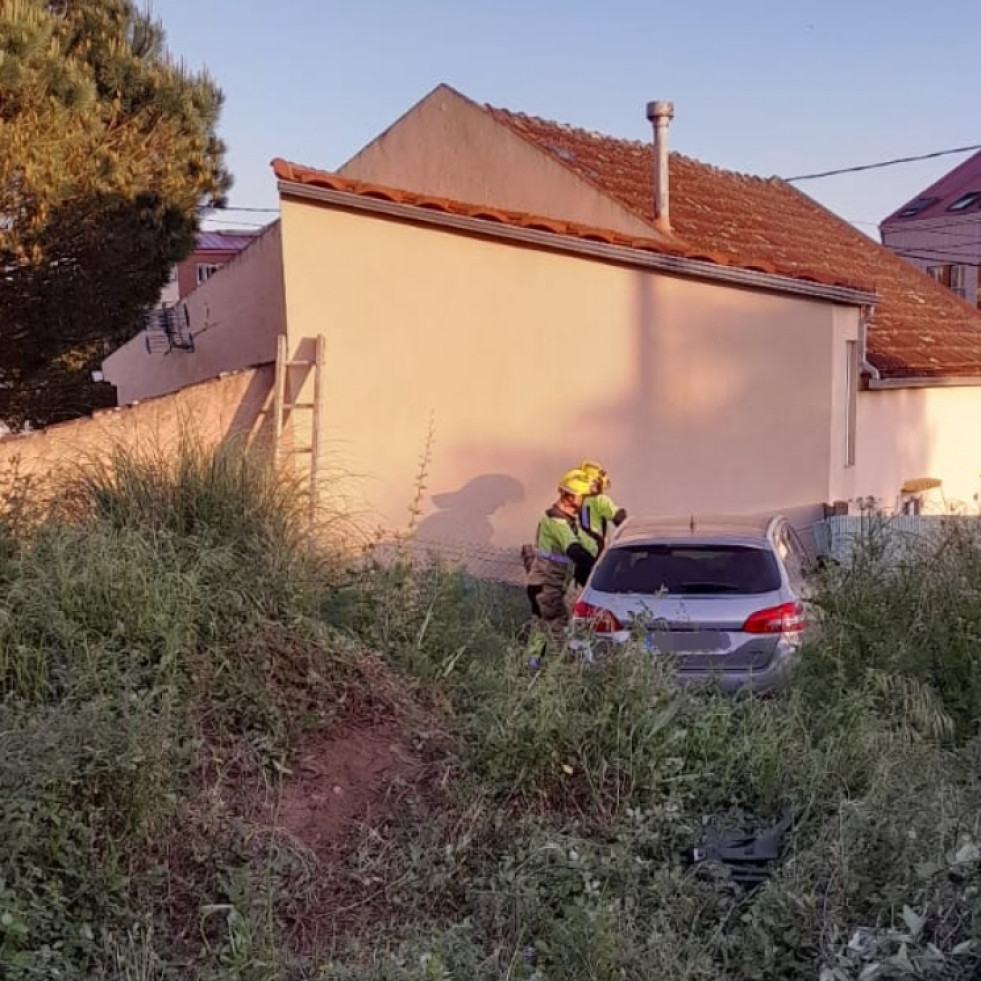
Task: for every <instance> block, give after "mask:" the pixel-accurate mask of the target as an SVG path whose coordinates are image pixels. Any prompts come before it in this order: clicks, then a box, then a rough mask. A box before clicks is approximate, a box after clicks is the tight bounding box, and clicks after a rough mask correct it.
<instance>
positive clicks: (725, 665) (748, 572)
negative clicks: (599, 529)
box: [571, 515, 813, 692]
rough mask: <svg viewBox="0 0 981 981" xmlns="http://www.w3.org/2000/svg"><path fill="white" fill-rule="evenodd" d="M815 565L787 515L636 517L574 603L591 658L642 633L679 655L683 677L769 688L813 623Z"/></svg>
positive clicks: (657, 649)
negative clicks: (809, 615) (810, 601)
mask: <svg viewBox="0 0 981 981" xmlns="http://www.w3.org/2000/svg"><path fill="white" fill-rule="evenodd" d="M812 567H813V562H812V560H811V556H810V554H809V553H808V551H807V550H806V548H805V547H804V545H803V544H802V542H801V540H800V538H799V537H798V535H797V534H796V532H795V531H794V529H793V527H792V526H791V524H790V522H789V521H788V520H787V518H786V517H784V516H781V515H778V516H776V517H768V518H743V517H739V518H725V517H722V518H720V517H706V518H700V517H698V516H697V515H696V516H693V517H684V518H675V519H664V518H658V519H642V518H641V519H638V518H631V519H628V520H627V521H626V522H625V523H624V524H623V525H622V526H621V528H620V529H619V530H618V532H617V534H616V536H615V537H614V539H613V541H612V542H611V543H610V545H609V546H608V547H607V548H606V549H605V551H604V552H603V554H602V555H601V556H600V559H599V561H598V562H597V563H596V565H595V567H594V568H593V571H592V574H591V575H590V577H589V580H588V582H587V583H586V586H585V588H584V589H583V591H582V593H581V594H580V596H579V599H578V602H577V603H576V604H575V608H574V610H573V624H572V641H571V644H572V646H573V647H574V648H576V649H578V650H580V651H582V652H584V653H585V654H586V655H587V656H592V655H594V654H597V653H600V652H601V651H602V648H603V647H604V646H605V645H610V644H626V643H627V642H628V641H630V640H632V639H633V640H634V641H636V642H637V643H639V644H640V645H642V646H643V647H645V648H646V649H647V650H649V651H651V652H652V653H653V654H658V653H660V654H667V655H672V656H673V658H674V664H675V670H676V673H677V678H678V680H679V681H681V682H683V683H689V682H711V681H714V682H716V683H717V684H718V685H719V686H720V688H721V689H722V690H723V691H726V692H734V691H736V690H738V689H742V688H748V689H751V690H753V691H766V690H768V689H771V688H773V687H774V686H775V685H776V684H777V683H778V682H779V680H780V678H781V677H782V676H783V675H784V673H785V671H786V669H787V667H788V666H789V664H790V663H791V662H792V660H793V658H794V657H795V655H796V654H797V652H798V650H799V649H800V646H801V641H802V638H803V635H804V630H805V626H806V616H805V602H806V599H807V593H808V589H807V583H806V578H807V576H808V575H809V572H810V570H811V568H812Z"/></svg>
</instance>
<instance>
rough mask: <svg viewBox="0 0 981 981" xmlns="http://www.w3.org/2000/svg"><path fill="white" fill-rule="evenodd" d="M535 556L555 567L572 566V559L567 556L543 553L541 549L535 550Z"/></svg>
mask: <svg viewBox="0 0 981 981" xmlns="http://www.w3.org/2000/svg"><path fill="white" fill-rule="evenodd" d="M570 547H571V546H570ZM535 555H537V556H538V557H539V558H540V559H544V560H545V561H546V562H554V563H555V564H556V565H572V559H570V558H569V556H568V555H558V554H557V553H556V552H543V551H542V550H541V549H536V550H535Z"/></svg>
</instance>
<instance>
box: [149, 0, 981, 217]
mask: <svg viewBox="0 0 981 981" xmlns="http://www.w3.org/2000/svg"><path fill="white" fill-rule="evenodd" d="M152 7H153V11H154V13H155V14H156V16H157V17H159V18H160V19H161V20H162V21H163V24H164V27H165V28H166V30H167V35H168V43H169V46H170V48H171V50H172V51H173V52H174V53H175V54H176V55H178V56H180V57H182V58H184V60H185V61H186V62H187V63H188V64H189V66H191V67H194V68H203V67H207V69H208V70H209V71H210V72H211V73H212V74H213V75H214V76H215V78H216V79H217V81H218V82H219V83H220V85H221V86H222V88H223V89H224V91H225V94H226V98H227V105H226V109H225V112H224V116H223V120H222V127H221V131H222V135H223V137H224V138H225V140H226V141H227V143H228V145H229V148H230V155H229V164H230V166H231V169H232V171H233V173H234V175H235V180H236V183H235V187H234V189H233V191H232V195H231V203H232V204H233V205H239V206H249V207H275V205H276V191H275V185H274V182H273V178H272V175H271V171H270V169H269V166H268V164H269V161H270V160H271V159H272V158H273V157H275V156H282V157H286V158H287V159H291V160H294V161H297V162H299V163H303V164H307V165H310V166H316V167H321V168H324V169H328V170H330V169H334V168H336V167H338V166H340V165H341V164H342V163H343V162H344V161H345V160H347V159H348V158H349V157H350V156H352V155H353V154H354V153H355V152H356V151H357V150H358V149H359V148H360V147H361V146H363V145H364V144H365V143H367V142H368V141H369V140H371V139H372V138H373V137H374V136H375V135H377V134H378V133H380V132H381V131H382V130H383V129H384V128H385V127H386V126H388V125H389V124H390V123H392V122H393V121H394V120H395V119H396V118H397V117H398V116H399V115H401V113H403V112H404V111H405V110H406V109H407V108H409V107H410V106H411V105H412V104H413V103H414V102H416V101H417V100H418V99H420V98H421V97H422V96H423V95H425V94H426V93H427V92H428V91H429V90H430V89H431V88H433V87H434V86H435V85H437V84H438V83H440V82H447V83H449V84H451V85H453V86H454V87H455V88H457V89H459V90H460V91H462V92H463V93H464V94H465V95H467V96H469V97H470V98H472V99H474V100H476V101H478V102H489V103H491V104H493V105H498V106H504V107H506V108H509V109H514V110H519V111H523V112H527V113H530V114H534V115H539V116H545V117H547V118H550V119H557V120H560V121H562V122H567V123H572V124H574V125H577V126H584V127H586V128H588V129H594V130H600V131H602V132H605V133H609V134H611V135H614V136H620V137H625V138H628V139H648V138H649V137H650V128H649V124H648V123H647V121H646V119H645V118H644V106H645V104H646V102H647V101H648V100H650V99H670V100H672V101H673V102H674V103H675V113H676V115H675V120H674V123H673V124H672V136H671V139H672V149H675V150H679V151H680V152H682V153H685V154H687V155H689V156H693V157H697V158H698V159H700V160H703V161H705V162H707V163H712V164H715V165H717V166H720V167H726V168H729V169H732V170H739V171H743V172H746V173H753V174H759V175H762V176H769V175H772V174H779V175H781V176H788V177H789V176H794V175H797V174H802V173H811V172H813V171H823V170H829V169H832V168H837V167H847V166H851V165H856V164H863V163H870V162H874V161H877V160H882V159H888V158H892V157H898V156H908V155H913V154H919V153H928V152H931V151H933V150H939V149H947V148H952V147H958V146H967V145H971V144H981V117H979V113H978V102H977V56H978V54H977V53H978V38H979V37H981V3H978V2H977V0H944V2H943V3H937V4H935V5H930V4H927V3H924V2H923V0H919V2H916V3H914V2H912V0H850V2H846V0H813V2H812V0H784V2H780V0H729V2H721V0H595V2H589V3H587V2H584V0H564V2H563V0H524V2H516V0H497V2H485V0H416V2H412V0H401V2H396V0H348V2H344V3H341V2H337V0H292V2H289V3H286V2H280V3H270V2H260V0H154V2H153V5H152ZM964 158H965V155H960V156H954V157H944V158H941V159H939V160H935V161H930V162H925V163H915V164H906V165H902V166H898V167H893V168H889V169H886V170H879V171H872V172H870V173H867V174H856V175H849V176H843V177H832V178H826V179H823V180H819V181H807V182H804V183H801V184H798V185H797V186H798V187H800V188H801V189H802V190H804V191H805V192H807V193H808V194H811V195H812V196H813V197H815V198H817V199H818V200H819V201H820V202H821V203H822V204H824V205H826V206H827V207H829V208H831V209H832V210H834V211H836V212H837V213H838V214H840V215H842V216H843V217H845V218H847V219H849V220H850V221H855V222H863V223H864V224H862V225H861V226H860V227H862V229H863V230H864V231H867V232H868V233H870V234H873V235H875V234H877V233H876V231H875V228H874V227H873V226H874V223H876V222H878V221H880V220H881V219H882V218H883V217H885V216H886V215H887V214H888V213H889V212H890V211H892V210H893V209H894V208H896V207H897V206H898V205H900V204H902V203H903V202H904V201H905V200H907V199H908V198H910V197H912V196H913V195H914V194H915V193H916V192H917V191H918V190H920V189H921V188H922V187H924V186H925V185H926V184H928V183H929V182H930V181H932V180H934V179H936V178H937V177H939V176H940V175H941V174H942V173H944V172H945V171H946V170H948V169H950V168H951V167H953V166H955V165H956V164H957V163H959V162H960V161H961V160H963V159H964ZM231 217H233V215H231V214H229V215H228V216H227V218H226V219H224V220H222V221H220V222H218V223H219V224H229V222H228V220H227V219H228V218H231ZM234 217H235V218H237V219H239V220H241V221H242V222H248V221H257V220H261V219H262V216H261V215H258V216H257V215H252V216H249V215H248V214H235V215H234Z"/></svg>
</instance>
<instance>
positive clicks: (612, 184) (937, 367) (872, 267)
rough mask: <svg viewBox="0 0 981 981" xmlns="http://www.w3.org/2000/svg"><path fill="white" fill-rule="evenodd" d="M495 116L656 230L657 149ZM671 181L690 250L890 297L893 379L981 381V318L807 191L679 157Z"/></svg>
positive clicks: (886, 330) (882, 324)
mask: <svg viewBox="0 0 981 981" xmlns="http://www.w3.org/2000/svg"><path fill="white" fill-rule="evenodd" d="M485 110H486V111H487V112H488V113H490V114H491V115H492V116H493V117H494V118H495V119H497V120H498V121H499V122H501V123H503V124H504V125H506V126H507V127H509V128H510V129H511V130H512V131H513V132H515V133H518V134H519V135H520V136H522V137H524V138H525V139H526V140H528V141H529V142H530V143H532V144H534V145H535V146H536V147H538V148H539V149H541V150H544V151H545V152H546V153H548V154H550V155H551V156H552V157H554V158H555V159H556V160H557V161H558V162H559V163H561V164H563V165H564V166H566V167H567V168H569V169H570V170H572V171H573V172H575V173H576V174H577V175H579V176H580V177H582V178H583V179H585V180H587V181H589V182H590V183H591V184H593V185H594V186H595V187H597V188H598V189H599V190H601V191H602V192H603V193H605V194H607V195H609V196H610V197H612V198H614V199H615V200H617V201H619V202H620V203H621V204H623V205H624V206H626V207H627V208H628V209H630V210H631V211H632V212H634V213H635V214H637V215H639V216H640V217H642V218H644V219H646V220H648V221H651V223H652V228H653V214H654V197H653V182H652V178H651V174H652V171H653V166H654V161H653V147H652V146H651V144H649V143H638V142H630V141H626V140H617V139H613V138H612V137H608V136H603V135H601V134H597V133H591V132H587V131H586V130H581V129H575V128H574V127H571V126H566V125H563V124H561V123H555V122H551V121H549V120H544V119H538V118H535V117H532V116H526V115H523V114H520V113H513V112H509V111H507V110H505V109H495V108H493V107H490V106H487V107H485ZM669 178H670V188H671V225H672V233H673V235H674V236H675V237H676V238H677V239H679V240H680V241H681V242H682V243H684V245H685V248H686V250H687V251H686V254H687V255H689V256H691V257H692V258H694V257H695V256H700V257H708V256H712V257H713V258H712V259H711V260H710V261H725V260H728V261H731V262H734V264H737V265H740V266H745V267H747V268H756V269H759V270H760V271H761V272H773V271H777V270H779V271H780V272H781V273H782V274H784V275H787V274H790V275H793V276H796V277H798V278H801V279H813V280H814V281H816V282H820V283H833V284H838V285H847V286H857V287H860V288H864V289H868V290H871V291H874V292H876V293H878V294H879V296H880V297H881V302H880V303H879V304H878V305H877V307H876V311H875V315H874V318H873V322H872V325H871V327H870V329H869V337H868V354H869V360H870V361H871V362H872V363H873V364H874V365H875V366H876V368H878V369H879V370H880V371H881V372H882V374H883V375H884V376H903V377H906V376H910V377H938V376H975V375H981V314H979V313H978V312H977V311H976V310H974V309H973V308H972V307H970V306H969V305H968V304H967V303H965V302H964V301H962V300H960V299H958V298H957V297H956V296H955V295H954V294H953V293H951V292H950V290H948V289H947V288H946V287H944V286H941V285H940V284H938V283H935V282H934V281H933V280H931V279H930V278H929V277H928V276H926V275H925V274H923V273H921V272H919V271H918V270H916V269H915V268H914V267H913V266H911V265H910V264H909V263H907V262H905V261H904V260H903V259H900V258H899V257H898V256H896V255H894V254H893V253H892V252H890V251H889V250H888V249H886V248H884V247H883V246H881V245H879V244H878V243H876V242H874V241H872V240H871V239H870V238H868V237H867V236H865V235H863V234H862V233H861V232H859V231H858V230H857V229H855V228H853V227H852V226H851V225H849V224H848V223H847V222H846V221H844V220H843V219H841V218H839V217H838V216H837V215H834V214H832V213H831V212H830V211H827V210H826V209H825V208H823V207H822V206H821V205H819V204H818V203H817V202H815V201H813V200H812V199H811V198H809V197H807V196H806V195H804V194H802V193H801V192H800V191H798V190H797V189H796V188H794V187H791V186H790V185H789V184H787V183H785V182H784V181H781V180H779V179H777V178H771V179H764V178H760V177H750V176H746V175H743V174H737V173H734V172H732V171H727V170H721V169H719V168H717V167H712V166H709V165H707V164H703V163H700V162H699V161H697V160H692V159H690V158H688V157H683V156H681V155H679V154H672V155H671V159H670V164H669Z"/></svg>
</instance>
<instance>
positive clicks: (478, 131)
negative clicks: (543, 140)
mask: <svg viewBox="0 0 981 981" xmlns="http://www.w3.org/2000/svg"><path fill="white" fill-rule="evenodd" d="M641 108H643V107H641ZM339 173H341V174H343V175H344V176H345V177H354V178H357V179H360V180H366V181H373V182H375V183H377V184H386V185H388V186H389V187H396V188H403V189H405V190H411V191H415V192H418V193H421V194H433V195H436V196H439V197H447V198H453V199H455V200H457V201H465V202H469V203H472V204H486V205H490V206H493V207H495V208H503V209H505V210H511V211H523V212H527V213H529V214H533V215H541V216H546V217H551V218H563V219H565V220H566V221H577V222H580V223H582V224H584V225H592V226H595V227H598V228H608V229H614V230H616V231H620V232H623V233H625V234H628V235H639V236H646V237H647V238H658V237H659V234H660V233H658V232H657V231H655V229H654V227H653V225H650V224H648V223H647V222H645V221H643V220H642V219H640V218H638V217H637V215H635V214H633V213H632V212H630V211H629V210H628V209H626V208H624V207H622V206H621V205H619V204H617V203H616V202H615V201H613V200H612V199H611V198H609V197H608V196H607V195H605V194H601V193H600V192H599V191H597V190H596V189H595V188H594V187H592V186H591V185H589V184H587V183H586V182H585V181H583V180H582V179H581V178H579V177H577V176H576V175H575V174H573V173H572V171H570V170H569V169H568V168H567V167H563V166H562V164H561V163H559V162H558V161H556V160H553V159H552V158H551V157H549V156H548V155H546V154H544V153H542V152H541V151H540V150H538V149H536V148H535V147H533V146H532V145H531V144H530V143H528V141H527V140H523V139H522V138H521V137H520V136H518V135H517V134H515V133H514V132H512V131H511V130H510V129H508V128H507V127H506V126H503V125H501V124H499V123H497V122H495V120H494V119H493V118H492V117H491V116H489V115H488V114H487V113H486V112H485V111H484V110H483V109H481V108H480V107H479V106H477V105H475V104H474V103H473V102H471V101H470V100H469V99H466V98H464V97H463V96H462V95H460V94H459V93H458V92H455V91H454V90H453V89H451V88H449V87H448V86H446V85H440V86H438V87H437V88H436V89H434V90H433V91H432V92H431V93H430V94H429V95H428V96H426V98H424V99H423V100H422V101H421V102H419V103H418V104H417V105H416V106H414V107H413V108H412V109H410V110H409V111H408V112H407V113H406V114H405V115H404V116H402V118H401V119H399V120H398V121H397V122H396V123H394V124H393V125H392V126H390V127H389V128H388V129H387V130H386V131H385V132H384V133H382V135H381V136H379V137H378V138H377V139H376V140H373V141H372V142H371V143H369V144H368V145H367V146H366V147H365V148H364V149H363V150H361V152H360V153H358V154H357V156H355V157H354V158H352V159H351V160H349V161H348V162H347V163H346V164H344V166H343V167H341V168H340V171H339Z"/></svg>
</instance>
